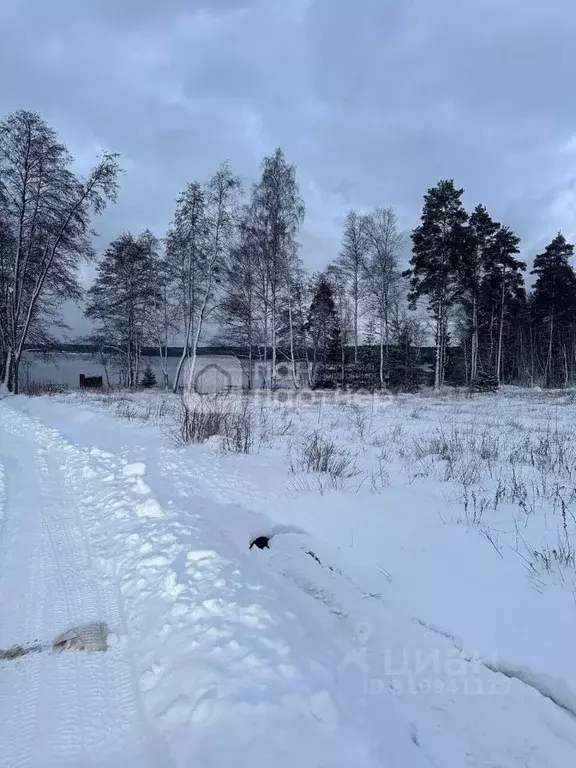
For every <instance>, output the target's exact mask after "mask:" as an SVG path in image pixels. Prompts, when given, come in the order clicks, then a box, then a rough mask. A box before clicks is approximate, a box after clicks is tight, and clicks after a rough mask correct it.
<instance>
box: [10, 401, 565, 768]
mask: <svg viewBox="0 0 576 768" xmlns="http://www.w3.org/2000/svg"><path fill="white" fill-rule="evenodd" d="M210 489H212V490H213V492H212V491H211V490H210ZM254 492H255V490H254V487H253V485H252V484H251V483H250V481H249V480H248V479H246V478H242V476H241V473H239V474H238V475H237V476H235V477H234V478H231V476H230V475H229V474H226V470H225V469H224V468H223V466H222V465H221V463H220V462H219V461H218V460H217V458H213V459H212V458H210V456H209V455H208V454H205V455H204V456H201V455H200V453H195V454H191V453H190V452H188V451H187V450H182V449H176V448H174V447H173V446H170V445H169V444H167V443H166V442H162V439H161V436H160V435H159V432H158V431H155V430H153V429H148V428H145V429H138V428H134V427H133V425H126V424H123V423H121V422H118V421H117V420H115V419H114V418H112V417H109V416H103V415H102V414H96V413H95V412H91V411H90V410H87V409H86V410H85V409H82V408H79V407H78V406H77V405H76V406H75V405H73V404H59V403H56V402H51V401H49V400H37V401H26V400H25V399H23V398H13V399H12V398H9V399H6V400H4V401H0V648H8V647H10V646H13V645H16V644H28V643H34V642H35V641H38V642H39V643H49V642H50V641H51V640H52V639H53V637H54V636H55V635H57V634H58V633H60V632H62V631H64V630H66V629H67V628H69V627H71V626H74V625H78V624H84V623H86V622H93V621H100V622H106V623H107V624H108V625H109V627H110V628H111V630H112V632H113V637H112V642H111V647H110V650H109V651H108V652H107V653H86V652H78V651H76V652H69V653H61V654H54V653H51V652H49V651H44V652H40V653H31V654H29V655H26V656H24V657H22V658H20V659H17V660H13V661H8V660H4V661H0V768H44V767H48V766H50V767H54V768H56V766H58V768H65V766H77V767H78V768H81V767H82V768H85V767H88V766H103V767H104V766H111V767H114V766H122V768H165V767H166V768H184V767H185V766H186V767H188V766H202V768H211V767H213V768H232V766H234V768H243V767H244V766H245V767H246V768H248V766H250V768H264V766H266V768H269V766H270V764H274V766H275V768H288V767H289V766H290V768H292V766H294V765H298V766H299V768H348V767H349V766H350V767H351V766H362V768H377V767H379V768H384V766H385V767H386V768H424V766H435V767H436V768H440V767H441V768H463V767H464V766H474V768H566V766H568V765H573V764H576V719H575V718H574V715H573V714H572V713H571V712H570V711H567V710H569V709H570V706H571V705H570V701H571V700H570V695H571V694H570V692H569V691H567V692H566V695H565V697H564V698H563V699H562V701H561V705H560V706H559V705H558V702H556V703H554V702H553V701H552V700H551V698H550V697H547V696H546V695H543V694H542V690H539V689H538V683H539V681H540V682H542V681H543V680H544V678H543V677H539V676H538V675H537V674H536V673H534V674H532V678H531V680H532V681H533V682H535V683H536V685H532V684H525V683H524V682H521V681H520V680H518V679H516V678H515V677H514V676H512V678H509V677H506V676H505V675H503V674H502V673H501V672H499V670H498V660H496V661H495V663H494V664H492V667H493V669H491V668H489V667H488V665H487V663H484V660H482V659H479V658H475V657H474V655H473V653H472V650H473V649H470V648H463V647H462V643H461V641H459V639H458V638H457V637H455V636H454V635H453V634H451V632H450V628H446V627H438V626H435V625H432V624H430V623H426V622H422V621H421V622H418V621H416V620H415V618H416V617H409V616H407V615H405V613H404V610H403V606H398V605H397V604H395V601H394V595H393V594H392V592H391V593H390V594H386V593H385V590H384V589H383V588H382V574H380V573H374V572H373V571H371V570H370V569H369V568H364V569H363V568H361V567H359V566H358V565H357V564H356V565H353V564H352V563H350V562H348V561H346V560H345V559H344V558H343V556H342V554H341V553H339V552H337V551H335V550H334V549H332V548H330V547H329V546H328V545H326V544H325V543H323V542H322V541H320V540H318V539H316V538H314V537H312V536H309V535H308V534H306V533H305V532H303V531H302V530H301V529H300V530H298V529H297V528H295V527H293V528H290V527H289V526H284V527H282V526H279V525H278V524H277V523H274V521H273V520H272V519H271V518H269V517H267V516H266V515H265V514H264V513H262V512H261V511H257V510H255V509H251V508H250V494H251V493H254ZM227 499H228V501H227ZM242 501H244V503H242ZM273 531H276V532H277V535H276V536H275V538H274V539H273V545H272V547H271V549H270V550H263V551H260V550H255V549H254V550H252V551H250V550H249V549H248V542H249V540H250V537H251V536H253V535H255V534H258V533H266V532H268V533H270V532H273ZM375 576H377V577H378V579H379V581H378V579H376V578H374V577H375ZM422 577H423V578H425V574H422ZM464 609H465V606H463V610H464ZM507 661H508V662H509V664H508V671H510V669H511V665H513V662H514V659H507ZM525 671H526V670H524V672H525ZM520 672H522V670H520ZM549 683H550V686H551V691H552V692H553V693H554V692H555V691H556V692H557V691H560V688H559V685H558V681H549ZM541 687H542V686H541Z"/></svg>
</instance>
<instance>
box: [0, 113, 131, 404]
mask: <svg viewBox="0 0 576 768" xmlns="http://www.w3.org/2000/svg"><path fill="white" fill-rule="evenodd" d="M72 162H73V159H72V157H71V156H70V154H69V153H68V151H67V149H66V147H65V146H64V145H63V144H61V143H60V142H59V141H58V138H57V136H56V134H55V132H54V131H53V130H52V129H51V128H49V126H48V125H47V124H46V123H45V122H44V121H43V120H42V118H41V117H40V116H39V115H37V114H35V113H34V112H26V111H19V112H15V113H13V114H12V115H9V116H8V117H7V118H6V119H4V120H3V121H2V122H1V123H0V220H1V221H2V227H3V229H4V230H7V231H8V232H9V237H8V238H6V236H4V238H3V245H2V247H3V249H5V248H6V247H7V246H6V243H7V242H8V243H10V245H9V246H8V248H9V250H8V253H6V252H4V253H3V255H2V259H1V260H2V265H3V266H2V269H3V277H2V281H3V288H2V302H3V308H2V310H1V315H2V320H3V325H4V329H3V332H2V348H3V360H2V362H1V363H0V366H1V369H2V383H1V385H0V386H1V387H2V388H3V389H5V390H6V389H11V390H13V391H14V392H17V391H18V372H19V365H20V361H21V358H22V353H23V351H24V349H25V346H26V343H27V341H28V340H29V338H30V333H31V331H33V329H34V327H35V326H36V327H37V328H41V327H42V325H43V318H44V314H45V311H46V309H47V308H51V309H54V307H55V306H57V305H58V304H59V303H60V302H61V301H62V300H64V299H66V298H70V297H71V298H77V297H78V295H79V292H80V288H79V285H78V280H77V270H78V266H79V263H80V261H81V260H82V259H83V258H87V257H88V258H91V257H93V255H94V251H93V248H92V245H91V242H90V235H91V232H90V229H89V224H90V218H91V215H92V214H93V213H95V214H98V213H100V212H101V211H102V210H103V209H104V208H105V206H106V204H107V203H108V202H109V201H110V200H114V199H115V196H116V189H117V176H118V170H119V169H118V162H117V156H116V155H115V154H111V153H105V154H103V155H102V156H101V157H100V158H99V160H98V162H97V164H96V166H95V167H94V169H93V170H92V172H91V173H90V174H89V175H88V177H87V178H86V179H84V180H82V179H79V178H78V177H77V176H76V175H75V174H74V173H73V171H72V170H71V166H72Z"/></svg>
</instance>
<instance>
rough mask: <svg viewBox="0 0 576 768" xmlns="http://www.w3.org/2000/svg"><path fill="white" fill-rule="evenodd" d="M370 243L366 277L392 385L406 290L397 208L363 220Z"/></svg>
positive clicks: (384, 378) (383, 365)
mask: <svg viewBox="0 0 576 768" xmlns="http://www.w3.org/2000/svg"><path fill="white" fill-rule="evenodd" d="M363 229H364V232H365V238H366V242H367V246H368V259H367V261H365V262H364V279H365V282H366V293H367V299H368V302H369V304H370V306H371V308H372V310H373V312H374V314H375V315H376V318H377V323H378V335H379V339H380V344H379V346H380V369H379V371H380V374H379V375H380V386H381V387H382V388H383V389H384V388H385V387H386V386H387V384H388V377H389V361H390V328H391V322H392V312H393V309H394V306H395V305H396V304H397V303H398V301H399V300H400V296H401V291H402V273H401V272H400V269H399V266H398V259H399V256H400V252H401V250H402V244H403V236H402V232H401V231H400V228H399V224H398V217H397V215H396V212H395V211H394V209H393V208H375V209H374V211H372V213H370V214H368V215H367V216H365V217H364V219H363Z"/></svg>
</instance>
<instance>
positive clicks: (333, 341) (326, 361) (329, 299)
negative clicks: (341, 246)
mask: <svg viewBox="0 0 576 768" xmlns="http://www.w3.org/2000/svg"><path fill="white" fill-rule="evenodd" d="M307 330H308V334H309V338H310V341H311V344H312V361H311V364H312V373H311V380H312V383H313V386H315V387H321V388H325V389H333V388H334V387H335V386H336V383H337V380H338V362H339V356H340V336H341V329H340V324H339V321H338V313H337V311H336V302H335V300H334V289H333V287H332V285H331V283H330V281H329V280H328V279H327V278H326V276H325V275H320V277H319V278H318V280H317V283H316V290H315V292H314V296H313V298H312V303H311V305H310V310H309V312H308V322H307Z"/></svg>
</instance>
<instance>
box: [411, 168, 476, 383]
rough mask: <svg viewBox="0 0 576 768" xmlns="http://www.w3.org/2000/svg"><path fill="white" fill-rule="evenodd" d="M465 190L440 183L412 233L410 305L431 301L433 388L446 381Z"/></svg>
mask: <svg viewBox="0 0 576 768" xmlns="http://www.w3.org/2000/svg"><path fill="white" fill-rule="evenodd" d="M463 193H464V190H463V189H456V187H455V186H454V182H453V181H452V180H450V181H441V182H440V183H439V184H438V185H437V186H436V187H433V188H432V189H429V190H428V192H427V194H426V195H425V196H424V209H423V211H422V219H421V222H422V223H421V224H420V226H419V227H417V228H416V229H415V230H414V232H413V233H412V244H413V247H412V254H413V255H412V259H411V260H410V264H411V267H412V269H411V270H410V271H409V272H408V273H407V275H408V276H409V277H410V301H411V304H412V306H413V307H414V306H415V304H416V302H417V300H418V299H419V298H420V297H423V296H425V297H426V298H427V299H428V307H429V309H430V311H431V313H432V316H433V318H434V321H435V325H436V331H435V337H436V338H435V346H436V356H435V366H434V388H435V389H436V390H439V389H440V387H441V386H442V383H443V378H444V363H445V357H446V339H447V328H448V318H449V312H450V309H451V308H452V307H453V306H454V304H455V303H456V301H457V299H458V276H459V274H460V270H461V265H462V253H463V251H464V250H465V248H466V245H467V243H466V231H465V224H466V221H467V219H468V214H467V213H466V211H465V210H464V208H463V206H462V195H463Z"/></svg>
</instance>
